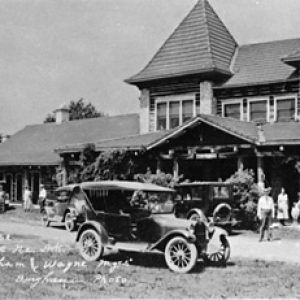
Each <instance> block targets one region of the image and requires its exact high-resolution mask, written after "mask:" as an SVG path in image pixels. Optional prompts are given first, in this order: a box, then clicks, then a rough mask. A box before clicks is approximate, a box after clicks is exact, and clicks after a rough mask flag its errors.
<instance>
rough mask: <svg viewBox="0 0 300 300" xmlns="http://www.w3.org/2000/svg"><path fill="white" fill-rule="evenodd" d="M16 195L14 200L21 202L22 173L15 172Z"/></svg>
mask: <svg viewBox="0 0 300 300" xmlns="http://www.w3.org/2000/svg"><path fill="white" fill-rule="evenodd" d="M15 195H16V197H15V200H16V201H18V202H22V198H23V178H22V174H17V175H16V193H15Z"/></svg>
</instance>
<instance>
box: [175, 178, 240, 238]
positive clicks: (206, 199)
mask: <svg viewBox="0 0 300 300" xmlns="http://www.w3.org/2000/svg"><path fill="white" fill-rule="evenodd" d="M175 189H176V191H177V196H176V204H175V215H176V216H177V217H179V218H187V219H191V220H197V219H200V220H204V219H206V218H208V219H210V220H211V221H212V222H213V223H214V224H215V225H217V226H221V227H223V228H225V229H226V230H227V231H229V232H230V231H231V228H232V226H233V225H236V224H237V223H238V221H237V220H236V218H235V214H236V212H237V211H238V209H237V208H236V203H235V202H236V201H235V199H234V197H233V185H232V184H231V183H226V182H189V183H180V184H177V185H176V186H175Z"/></svg>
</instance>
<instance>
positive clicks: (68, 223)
mask: <svg viewBox="0 0 300 300" xmlns="http://www.w3.org/2000/svg"><path fill="white" fill-rule="evenodd" d="M65 228H66V230H67V231H69V232H71V231H73V230H74V229H75V222H74V220H73V217H72V215H71V213H69V212H68V213H66V215H65Z"/></svg>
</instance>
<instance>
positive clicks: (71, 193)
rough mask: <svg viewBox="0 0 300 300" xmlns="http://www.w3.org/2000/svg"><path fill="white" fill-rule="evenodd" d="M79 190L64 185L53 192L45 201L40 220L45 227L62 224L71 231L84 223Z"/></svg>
mask: <svg viewBox="0 0 300 300" xmlns="http://www.w3.org/2000/svg"><path fill="white" fill-rule="evenodd" d="M78 194H80V189H79V188H78V187H77V186H76V185H74V184H70V185H66V186H63V187H59V188H58V189H56V190H55V192H54V194H52V195H51V194H50V196H49V197H47V199H46V201H45V206H44V209H43V211H42V220H43V223H44V225H45V226H49V225H50V223H51V222H63V223H64V224H65V228H66V230H68V231H73V230H74V229H75V228H76V227H77V226H78V225H79V224H81V223H83V222H84V210H85V202H84V201H81V200H79V199H78V198H81V197H80V195H78Z"/></svg>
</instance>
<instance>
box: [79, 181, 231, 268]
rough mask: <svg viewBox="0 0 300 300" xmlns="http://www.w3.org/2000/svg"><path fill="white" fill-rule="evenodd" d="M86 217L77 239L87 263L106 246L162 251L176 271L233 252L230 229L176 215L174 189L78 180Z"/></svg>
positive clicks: (118, 248)
mask: <svg viewBox="0 0 300 300" xmlns="http://www.w3.org/2000/svg"><path fill="white" fill-rule="evenodd" d="M77 188H79V189H80V193H78V197H79V198H80V199H82V200H83V201H85V202H86V210H85V219H86V221H85V222H84V223H83V224H82V225H81V227H80V228H79V230H78V233H77V237H76V242H77V243H78V248H79V252H80V254H81V256H82V257H83V258H84V259H85V260H87V261H94V260H98V259H100V258H101V257H102V256H103V254H104V253H105V250H117V251H119V252H126V253H127V254H130V253H133V252H140V253H153V252H156V253H162V254H163V255H164V257H165V261H166V264H167V266H168V267H169V268H170V269H171V270H172V271H174V272H180V273H185V272H189V271H190V270H191V269H192V268H193V267H194V266H195V264H196V262H197V260H198V259H204V260H208V261H219V262H222V263H225V262H226V261H227V260H228V259H229V256H230V246H229V242H228V240H227V233H226V231H224V230H222V229H221V228H217V227H215V228H213V227H211V226H210V225H209V224H208V223H206V222H202V221H197V220H194V221H192V220H184V219H178V218H176V217H175V215H174V200H173V196H174V190H172V189H168V188H164V187H160V186H157V185H153V184H144V183H139V182H129V181H100V182H84V183H81V184H78V186H77Z"/></svg>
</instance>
